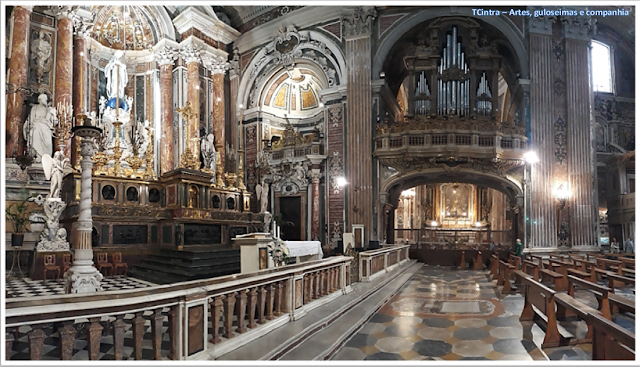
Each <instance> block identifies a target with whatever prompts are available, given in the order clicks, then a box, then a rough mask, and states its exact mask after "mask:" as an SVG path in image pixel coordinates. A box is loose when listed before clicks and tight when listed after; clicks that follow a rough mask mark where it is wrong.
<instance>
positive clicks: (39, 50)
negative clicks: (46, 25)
mask: <svg viewBox="0 0 640 367" xmlns="http://www.w3.org/2000/svg"><path fill="white" fill-rule="evenodd" d="M37 33H38V37H37V38H35V39H34V40H33V41H31V45H30V47H29V48H30V49H31V66H32V67H33V68H34V69H35V72H36V77H37V79H38V83H41V82H42V78H43V76H44V74H45V73H46V72H47V71H49V69H51V49H52V48H51V43H50V42H49V40H48V39H47V34H46V33H45V32H44V31H39V32H37Z"/></svg>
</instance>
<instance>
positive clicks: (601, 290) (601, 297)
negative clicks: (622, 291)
mask: <svg viewBox="0 0 640 367" xmlns="http://www.w3.org/2000/svg"><path fill="white" fill-rule="evenodd" d="M567 280H568V281H569V291H568V293H567V295H569V296H570V297H572V298H575V291H574V287H575V286H576V285H579V286H581V287H582V288H585V289H587V290H589V291H591V293H593V295H594V296H595V297H596V299H597V300H598V311H599V312H600V313H601V314H602V316H603V317H605V318H607V319H609V320H611V307H610V306H609V294H610V292H613V289H611V288H607V287H604V286H601V285H600V284H596V283H592V282H589V281H587V280H584V279H580V278H578V277H574V276H573V275H569V276H568V277H567ZM557 314H558V318H562V317H570V316H573V315H571V314H568V313H566V312H564V311H563V312H561V310H560V309H558V312H557Z"/></svg>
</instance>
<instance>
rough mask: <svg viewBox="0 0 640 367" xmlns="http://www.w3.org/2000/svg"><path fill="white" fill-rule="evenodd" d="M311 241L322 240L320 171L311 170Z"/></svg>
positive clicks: (317, 169) (316, 169)
mask: <svg viewBox="0 0 640 367" xmlns="http://www.w3.org/2000/svg"><path fill="white" fill-rule="evenodd" d="M311 185H312V186H311V240H312V241H319V240H320V169H319V168H313V169H311Z"/></svg>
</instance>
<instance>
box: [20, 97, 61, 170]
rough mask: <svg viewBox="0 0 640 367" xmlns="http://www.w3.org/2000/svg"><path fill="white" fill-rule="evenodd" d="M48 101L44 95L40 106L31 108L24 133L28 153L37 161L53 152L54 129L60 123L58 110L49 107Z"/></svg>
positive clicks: (39, 101) (40, 99) (39, 98)
mask: <svg viewBox="0 0 640 367" xmlns="http://www.w3.org/2000/svg"><path fill="white" fill-rule="evenodd" d="M47 99H48V98H47V95H46V94H44V93H43V94H40V95H39V96H38V104H37V105H35V106H33V107H32V108H31V112H29V116H27V119H26V121H25V122H24V126H23V131H22V132H23V135H24V139H25V140H26V142H27V149H28V152H29V154H32V155H34V156H35V157H36V160H37V161H39V160H40V159H42V156H44V155H45V154H47V155H50V154H51V153H52V152H53V127H54V126H55V125H56V124H57V122H58V119H57V117H56V115H57V113H56V109H55V108H53V107H50V106H48V104H47Z"/></svg>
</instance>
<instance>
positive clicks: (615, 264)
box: [596, 258, 622, 275]
mask: <svg viewBox="0 0 640 367" xmlns="http://www.w3.org/2000/svg"><path fill="white" fill-rule="evenodd" d="M596 263H597V264H598V269H601V270H607V266H608V267H610V268H612V269H611V270H612V271H613V272H615V273H616V274H618V275H622V267H621V266H620V265H621V264H622V263H621V262H620V261H618V260H607V259H600V258H596Z"/></svg>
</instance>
